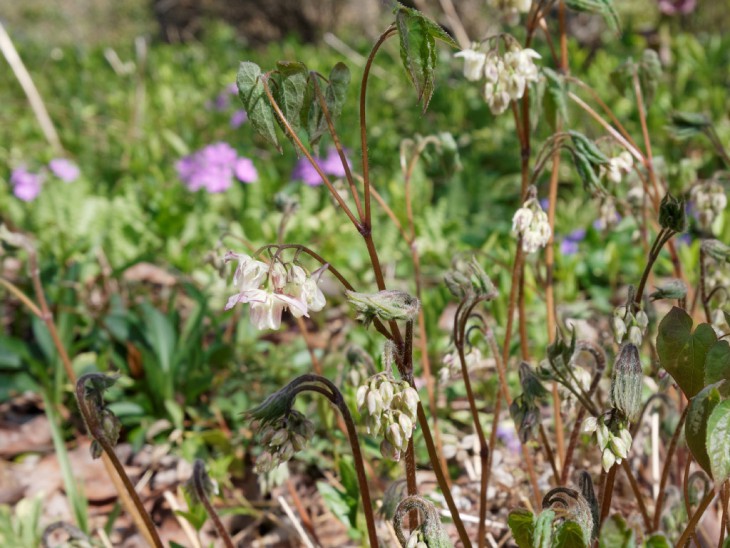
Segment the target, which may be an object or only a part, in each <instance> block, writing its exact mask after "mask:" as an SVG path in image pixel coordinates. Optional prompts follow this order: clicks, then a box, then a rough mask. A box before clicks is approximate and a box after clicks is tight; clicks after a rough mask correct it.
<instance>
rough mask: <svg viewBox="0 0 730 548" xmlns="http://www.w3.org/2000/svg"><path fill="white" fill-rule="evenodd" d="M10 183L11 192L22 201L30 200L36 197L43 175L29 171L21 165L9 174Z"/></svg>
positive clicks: (39, 190)
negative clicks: (11, 186)
mask: <svg viewBox="0 0 730 548" xmlns="http://www.w3.org/2000/svg"><path fill="white" fill-rule="evenodd" d="M10 184H11V185H13V194H15V196H16V197H17V198H19V199H20V200H23V201H24V202H32V201H33V200H35V199H36V198H37V197H38V194H40V192H41V186H42V184H43V175H41V174H40V173H31V172H30V171H28V170H27V169H25V167H23V166H21V167H19V168H17V169H15V170H13V173H12V174H11V175H10Z"/></svg>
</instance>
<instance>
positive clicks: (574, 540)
mask: <svg viewBox="0 0 730 548" xmlns="http://www.w3.org/2000/svg"><path fill="white" fill-rule="evenodd" d="M589 544H590V535H589V538H588V539H586V538H585V537H584V536H583V529H582V528H581V526H580V525H578V524H577V523H576V522H574V521H565V522H563V524H562V525H560V526H559V527H558V529H557V530H556V531H555V540H554V541H553V543H552V546H553V547H554V548H586V546H588V545H589Z"/></svg>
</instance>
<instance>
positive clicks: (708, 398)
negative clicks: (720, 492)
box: [684, 385, 720, 473]
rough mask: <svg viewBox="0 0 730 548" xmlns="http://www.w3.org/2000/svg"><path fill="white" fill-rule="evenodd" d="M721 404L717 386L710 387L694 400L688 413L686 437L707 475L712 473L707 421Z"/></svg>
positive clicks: (685, 427) (685, 425)
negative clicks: (707, 443)
mask: <svg viewBox="0 0 730 548" xmlns="http://www.w3.org/2000/svg"><path fill="white" fill-rule="evenodd" d="M718 403H720V392H719V391H718V389H717V385H713V386H708V387H706V388H704V389H702V390H700V391H699V393H698V394H697V395H696V396H695V397H694V398H692V400H691V401H690V404H689V410H688V411H687V422H686V423H685V424H684V435H685V437H686V438H687V445H688V446H689V449H690V451H692V455H693V456H694V458H695V460H696V461H697V463H698V464H699V465H700V466H702V468H704V470H705V471H706V472H707V473H710V472H711V469H710V457H709V455H708V454H707V445H706V439H707V420H708V419H709V418H710V414H711V413H712V410H713V409H714V408H715V407H716V406H717V404H718Z"/></svg>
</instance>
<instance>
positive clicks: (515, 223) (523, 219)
mask: <svg viewBox="0 0 730 548" xmlns="http://www.w3.org/2000/svg"><path fill="white" fill-rule="evenodd" d="M533 217H534V215H533V214H532V209H530V208H529V207H521V208H520V209H518V210H517V211H516V212H515V216H514V217H512V232H516V233H520V232H524V231H525V230H527V228H528V227H529V226H530V224H532V218H533Z"/></svg>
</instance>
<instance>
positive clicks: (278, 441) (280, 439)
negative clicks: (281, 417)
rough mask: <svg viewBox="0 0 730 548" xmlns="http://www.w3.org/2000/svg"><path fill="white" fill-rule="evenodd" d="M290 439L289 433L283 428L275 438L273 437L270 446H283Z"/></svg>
mask: <svg viewBox="0 0 730 548" xmlns="http://www.w3.org/2000/svg"><path fill="white" fill-rule="evenodd" d="M288 439H289V431H288V430H286V429H285V428H281V429H280V430H277V431H276V432H275V433H274V435H273V436H271V439H270V440H269V445H273V446H274V447H278V446H279V445H282V444H283V443H284V442H285V441H286V440H288Z"/></svg>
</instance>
